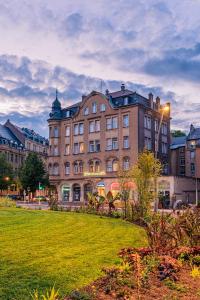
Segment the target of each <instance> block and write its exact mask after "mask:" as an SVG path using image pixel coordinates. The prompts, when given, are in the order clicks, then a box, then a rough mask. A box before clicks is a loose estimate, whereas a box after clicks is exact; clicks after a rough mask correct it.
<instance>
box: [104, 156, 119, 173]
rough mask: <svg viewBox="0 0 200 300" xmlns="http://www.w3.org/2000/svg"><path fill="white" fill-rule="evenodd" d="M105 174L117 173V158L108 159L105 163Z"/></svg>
mask: <svg viewBox="0 0 200 300" xmlns="http://www.w3.org/2000/svg"><path fill="white" fill-rule="evenodd" d="M106 170H107V172H117V171H118V170H119V161H118V159H117V158H110V159H108V160H107V162H106Z"/></svg>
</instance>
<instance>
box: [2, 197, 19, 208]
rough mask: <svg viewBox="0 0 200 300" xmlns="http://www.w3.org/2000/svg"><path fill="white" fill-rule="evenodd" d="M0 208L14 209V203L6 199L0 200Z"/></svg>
mask: <svg viewBox="0 0 200 300" xmlns="http://www.w3.org/2000/svg"><path fill="white" fill-rule="evenodd" d="M0 207H16V204H15V202H14V201H12V200H10V199H9V198H7V197H2V198H0Z"/></svg>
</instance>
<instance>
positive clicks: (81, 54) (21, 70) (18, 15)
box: [0, 0, 200, 136]
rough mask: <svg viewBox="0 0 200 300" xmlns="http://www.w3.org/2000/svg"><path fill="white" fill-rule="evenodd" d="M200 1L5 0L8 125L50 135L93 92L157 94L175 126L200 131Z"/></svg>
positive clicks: (0, 93) (2, 53)
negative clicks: (63, 112)
mask: <svg viewBox="0 0 200 300" xmlns="http://www.w3.org/2000/svg"><path fill="white" fill-rule="evenodd" d="M199 11H200V0H163V1H162V0H161V1H159V0H158V1H156V0H109V1H107V0H95V1H93V0H56V1H55V0H34V1H30V0H7V1H3V0H0V37H1V41H0V123H4V122H5V121H6V120H7V119H8V118H9V119H10V120H11V121H13V122H14V123H16V124H18V125H19V126H21V127H28V128H33V129H34V130H35V131H36V132H38V133H40V134H42V135H45V136H47V135H48V126H47V122H46V120H47V118H48V115H49V112H50V110H51V104H52V102H53V100H54V99H55V89H56V88H57V89H58V91H59V93H58V95H59V99H60V101H61V103H62V106H63V107H66V106H67V105H70V104H72V103H74V102H76V101H80V100H81V95H82V94H88V93H89V92H90V91H92V90H97V91H103V92H104V91H105V90H106V89H107V88H108V89H109V90H110V91H116V90H119V89H120V86H121V83H125V85H126V87H127V88H128V89H131V90H133V91H137V92H138V93H139V94H141V95H143V96H147V95H148V93H149V92H152V93H153V94H154V96H155V97H156V96H160V97H161V102H166V101H170V102H171V105H172V123H171V124H172V128H173V129H182V130H188V128H189V126H190V124H191V123H193V124H194V125H196V126H200V120H199V111H200V101H199V95H200V14H199Z"/></svg>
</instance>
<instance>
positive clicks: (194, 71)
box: [144, 43, 200, 82]
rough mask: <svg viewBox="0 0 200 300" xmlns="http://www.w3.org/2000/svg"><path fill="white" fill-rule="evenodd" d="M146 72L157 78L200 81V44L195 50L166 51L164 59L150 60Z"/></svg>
mask: <svg viewBox="0 0 200 300" xmlns="http://www.w3.org/2000/svg"><path fill="white" fill-rule="evenodd" d="M144 71H145V72H147V73H149V74H151V75H155V76H162V77H163V76H164V77H166V76H170V77H171V78H179V79H180V78H183V79H185V80H190V81H198V82H199V80H200V43H197V44H196V45H195V46H194V47H193V48H178V49H176V50H173V51H166V52H164V54H163V57H162V58H155V59H150V60H149V61H148V62H147V63H146V64H145V65H144Z"/></svg>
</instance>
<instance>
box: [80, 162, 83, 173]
mask: <svg viewBox="0 0 200 300" xmlns="http://www.w3.org/2000/svg"><path fill="white" fill-rule="evenodd" d="M79 172H80V173H83V162H82V161H80V162H79Z"/></svg>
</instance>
